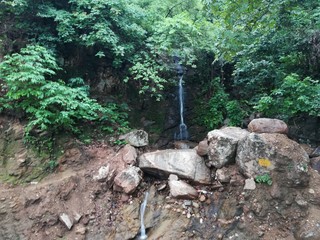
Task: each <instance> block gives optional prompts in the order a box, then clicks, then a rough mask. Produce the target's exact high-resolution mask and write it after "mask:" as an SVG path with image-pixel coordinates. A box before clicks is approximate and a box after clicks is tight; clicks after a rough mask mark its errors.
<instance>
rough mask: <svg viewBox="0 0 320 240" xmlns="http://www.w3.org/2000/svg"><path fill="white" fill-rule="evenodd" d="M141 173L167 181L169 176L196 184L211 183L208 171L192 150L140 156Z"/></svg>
mask: <svg viewBox="0 0 320 240" xmlns="http://www.w3.org/2000/svg"><path fill="white" fill-rule="evenodd" d="M138 161H139V167H140V168H141V170H142V171H144V172H146V173H149V174H152V175H155V176H157V177H160V178H164V179H167V178H168V176H169V175H170V174H176V175H177V176H179V178H182V179H189V180H192V181H194V182H196V183H205V184H208V183H210V182H211V177H210V170H209V169H208V168H207V166H206V165H205V162H204V160H203V158H202V157H200V156H199V155H198V154H197V152H196V150H194V149H175V150H173V149H171V150H162V151H156V152H149V153H144V154H142V155H141V156H140V157H139V158H138Z"/></svg>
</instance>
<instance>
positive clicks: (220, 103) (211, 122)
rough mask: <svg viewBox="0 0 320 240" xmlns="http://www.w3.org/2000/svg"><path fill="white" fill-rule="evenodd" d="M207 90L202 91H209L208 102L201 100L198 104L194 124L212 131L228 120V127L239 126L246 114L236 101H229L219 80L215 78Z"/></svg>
mask: <svg viewBox="0 0 320 240" xmlns="http://www.w3.org/2000/svg"><path fill="white" fill-rule="evenodd" d="M209 88H210V90H209V89H204V91H205V92H208V91H211V97H210V98H209V100H206V99H202V100H200V101H199V102H198V107H197V109H196V116H197V118H196V119H195V121H196V123H197V124H200V125H203V126H205V127H207V128H209V129H214V128H217V127H220V126H221V125H222V124H223V121H224V120H225V119H226V118H228V120H229V122H228V125H230V126H239V125H241V123H242V120H243V118H244V117H245V115H246V113H245V111H244V110H243V109H242V107H241V105H240V103H239V102H238V101H237V100H229V95H228V94H227V93H226V92H225V90H224V88H223V86H222V85H221V84H220V81H219V78H215V79H214V80H213V81H212V82H211V83H210V87H209Z"/></svg>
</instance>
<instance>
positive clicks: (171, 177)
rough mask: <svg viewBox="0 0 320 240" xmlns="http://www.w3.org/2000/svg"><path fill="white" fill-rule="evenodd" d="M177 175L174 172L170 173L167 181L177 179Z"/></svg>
mask: <svg viewBox="0 0 320 240" xmlns="http://www.w3.org/2000/svg"><path fill="white" fill-rule="evenodd" d="M178 180H179V179H178V176H177V175H175V174H170V175H169V181H178Z"/></svg>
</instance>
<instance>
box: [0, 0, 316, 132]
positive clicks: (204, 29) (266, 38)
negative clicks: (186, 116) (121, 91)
mask: <svg viewBox="0 0 320 240" xmlns="http://www.w3.org/2000/svg"><path fill="white" fill-rule="evenodd" d="M0 20H1V23H2V24H1V26H0V58H2V63H1V64H0V80H1V82H0V84H1V85H0V87H1V93H2V95H1V103H2V105H1V106H0V109H14V110H15V111H23V112H24V114H25V116H26V117H27V118H28V119H29V125H28V130H32V129H34V128H38V129H42V130H50V131H60V130H61V129H71V130H73V131H77V130H78V129H77V125H78V124H79V123H81V122H85V121H91V122H98V123H99V122H101V121H103V122H104V124H108V125H109V126H110V127H109V128H108V130H109V131H112V128H113V127H116V128H117V127H118V126H116V125H117V124H119V123H120V124H121V125H126V122H125V120H124V119H123V114H122V113H121V112H119V111H118V107H117V105H116V104H115V103H112V104H111V105H110V103H109V104H108V103H104V104H102V103H98V102H97V101H96V100H94V99H92V98H90V94H89V93H90V86H86V84H88V83H87V82H86V80H87V79H86V74H85V72H86V71H92V72H94V71H95V69H92V65H89V64H88V65H87V69H83V66H81V67H79V66H78V68H79V69H78V70H77V71H74V70H72V71H71V68H70V67H68V66H66V65H64V64H63V61H60V60H61V59H67V58H70V57H71V58H72V57H73V58H77V57H79V55H81V56H82V58H87V59H90V61H92V59H94V61H95V64H96V65H99V64H100V65H103V64H105V63H106V62H107V63H108V64H110V65H111V66H112V67H113V69H114V71H116V72H119V73H121V74H120V78H121V79H122V80H123V83H122V84H124V86H126V85H128V84H132V85H134V86H135V87H136V88H137V89H138V91H139V93H140V94H145V95H147V96H151V97H155V98H156V99H157V100H161V96H162V94H163V92H164V91H165V89H166V87H167V86H169V85H170V84H172V81H173V77H174V76H175V69H174V67H173V66H174V63H173V56H178V57H179V59H180V63H181V64H182V65H183V66H185V69H187V71H189V72H192V73H193V74H189V75H190V76H191V77H190V78H192V76H194V79H196V80H193V84H196V85H197V87H196V88H197V91H198V94H199V97H198V107H197V108H196V110H195V113H194V114H196V116H195V119H196V121H197V123H198V124H201V125H204V126H206V127H208V128H214V127H218V126H220V125H221V124H222V123H223V121H224V120H225V119H228V120H229V121H228V123H229V124H230V125H239V124H241V121H242V120H243V118H244V117H246V116H248V115H249V114H251V113H252V112H260V113H262V114H263V115H264V116H268V117H279V118H282V119H286V120H288V119H292V118H296V117H299V116H301V115H304V116H314V117H320V84H319V81H318V80H319V78H320V71H319V70H320V69H319V68H320V2H319V1H318V0H309V1H301V0H259V1H258V0H250V1H249V0H237V1H233V0H202V1H201V0H183V1H173V0H162V1H158V0H130V1H129V0H111V1H100V0H59V1H47V0H44V1H35V0H2V1H1V2H0ZM3 55H7V56H6V57H4V56H3ZM81 56H80V57H81ZM58 63H59V64H58ZM75 68H77V66H75ZM84 68H85V67H84ZM190 70H192V71H190Z"/></svg>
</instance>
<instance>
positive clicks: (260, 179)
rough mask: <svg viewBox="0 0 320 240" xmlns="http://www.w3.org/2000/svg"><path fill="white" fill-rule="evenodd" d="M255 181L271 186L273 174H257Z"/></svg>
mask: <svg viewBox="0 0 320 240" xmlns="http://www.w3.org/2000/svg"><path fill="white" fill-rule="evenodd" d="M255 181H256V182H257V183H264V184H267V185H269V186H271V185H272V179H271V176H270V175H269V174H268V173H265V174H263V175H258V176H256V177H255Z"/></svg>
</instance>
